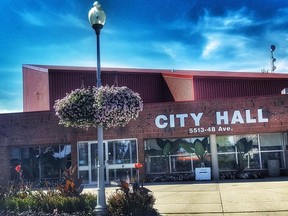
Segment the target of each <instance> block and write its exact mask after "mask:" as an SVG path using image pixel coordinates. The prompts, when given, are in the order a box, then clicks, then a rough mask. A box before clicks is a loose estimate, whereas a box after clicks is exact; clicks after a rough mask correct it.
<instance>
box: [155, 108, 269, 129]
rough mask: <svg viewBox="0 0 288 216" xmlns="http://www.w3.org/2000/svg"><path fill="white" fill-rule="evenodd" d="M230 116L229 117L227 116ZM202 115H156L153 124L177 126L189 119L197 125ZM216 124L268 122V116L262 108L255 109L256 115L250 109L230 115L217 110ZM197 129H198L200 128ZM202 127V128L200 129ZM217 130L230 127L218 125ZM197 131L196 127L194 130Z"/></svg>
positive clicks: (161, 126)
mask: <svg viewBox="0 0 288 216" xmlns="http://www.w3.org/2000/svg"><path fill="white" fill-rule="evenodd" d="M229 116H230V118H231V119H230V118H229ZM202 117H203V113H202V112H200V113H188V114H186V113H179V114H170V115H168V116H166V115H158V116H157V117H156V118H155V125H156V127H158V128H166V127H168V126H169V127H170V128H174V127H176V125H179V127H185V124H186V122H187V121H189V122H190V123H189V124H190V125H191V121H192V123H193V125H194V126H195V127H199V126H200V125H201V119H202ZM215 117H216V124H217V125H228V124H232V125H233V124H245V123H248V124H251V123H257V122H258V123H264V122H268V121H269V120H268V118H264V116H263V110H262V109H257V115H256V116H252V115H251V110H245V112H244V113H243V112H241V111H240V110H235V111H234V112H233V113H232V115H229V113H228V111H222V112H220V111H217V112H216V113H215ZM200 129H201V131H206V130H207V131H209V130H208V129H207V128H200ZM200 129H199V130H200ZM202 129H203V130H202ZM218 130H219V131H231V130H230V127H219V128H218ZM196 131H198V129H197V130H196Z"/></svg>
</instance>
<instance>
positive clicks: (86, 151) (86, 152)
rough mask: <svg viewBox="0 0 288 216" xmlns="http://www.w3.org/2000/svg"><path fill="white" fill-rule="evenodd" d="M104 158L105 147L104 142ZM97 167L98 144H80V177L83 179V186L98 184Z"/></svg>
mask: <svg viewBox="0 0 288 216" xmlns="http://www.w3.org/2000/svg"><path fill="white" fill-rule="evenodd" d="M103 145H104V156H105V146H106V145H107V143H105V142H103ZM97 165H98V144H97V142H79V143H78V169H79V172H78V174H79V175H78V176H79V177H80V178H82V183H83V184H97V175H98V172H97Z"/></svg>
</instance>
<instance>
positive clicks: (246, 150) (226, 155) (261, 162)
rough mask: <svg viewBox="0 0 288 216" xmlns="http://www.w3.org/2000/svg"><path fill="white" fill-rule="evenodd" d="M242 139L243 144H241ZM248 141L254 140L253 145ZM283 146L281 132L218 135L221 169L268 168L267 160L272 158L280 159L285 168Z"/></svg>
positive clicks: (282, 166)
mask: <svg viewBox="0 0 288 216" xmlns="http://www.w3.org/2000/svg"><path fill="white" fill-rule="evenodd" d="M240 140H241V142H242V144H239V142H240ZM248 142H252V145H250V144H249V143H248ZM237 145H239V146H238V148H237ZM283 146H284V139H283V135H282V134H281V133H267V134H259V135H258V134H248V135H235V136H218V137H217V148H218V164H219V169H220V170H221V171H225V170H237V169H245V170H249V169H251V170H255V169H267V161H268V160H271V159H278V160H279V161H280V165H281V168H285V159H284V147H283Z"/></svg>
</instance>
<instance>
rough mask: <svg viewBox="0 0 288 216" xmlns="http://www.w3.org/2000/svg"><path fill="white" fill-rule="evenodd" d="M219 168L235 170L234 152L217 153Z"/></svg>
mask: <svg viewBox="0 0 288 216" xmlns="http://www.w3.org/2000/svg"><path fill="white" fill-rule="evenodd" d="M218 164H219V169H220V170H236V169H237V165H236V154H218Z"/></svg>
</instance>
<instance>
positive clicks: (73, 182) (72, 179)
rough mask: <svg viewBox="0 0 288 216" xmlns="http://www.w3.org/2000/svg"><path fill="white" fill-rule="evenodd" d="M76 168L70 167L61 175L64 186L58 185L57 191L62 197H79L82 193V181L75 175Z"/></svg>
mask: <svg viewBox="0 0 288 216" xmlns="http://www.w3.org/2000/svg"><path fill="white" fill-rule="evenodd" d="M76 170H77V166H76V165H75V166H71V167H70V168H69V169H68V170H66V171H65V172H64V173H63V176H64V179H65V181H64V184H59V185H58V186H57V189H58V190H59V192H60V193H61V194H62V195H63V196H79V195H80V193H81V192H82V191H83V186H82V185H81V183H82V179H79V178H78V177H77V175H76Z"/></svg>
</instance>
